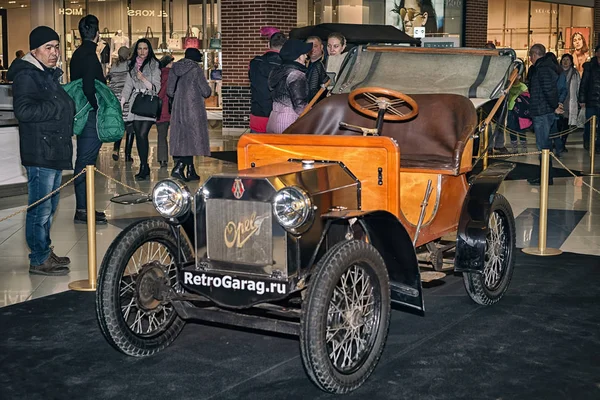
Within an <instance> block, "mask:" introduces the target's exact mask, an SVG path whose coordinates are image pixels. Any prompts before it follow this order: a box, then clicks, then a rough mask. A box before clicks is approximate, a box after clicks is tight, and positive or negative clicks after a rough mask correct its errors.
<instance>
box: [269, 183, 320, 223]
mask: <svg viewBox="0 0 600 400" xmlns="http://www.w3.org/2000/svg"><path fill="white" fill-rule="evenodd" d="M311 213H312V201H311V199H310V196H309V195H308V194H307V193H306V192H305V191H304V190H302V189H300V188H297V187H286V188H284V189H281V190H280V191H279V192H277V194H276V195H275V199H274V200H273V214H274V215H275V218H276V219H277V222H279V223H280V224H281V226H283V227H284V228H286V229H297V228H299V227H301V226H302V225H304V224H305V223H306V221H308V219H309V218H310V216H311Z"/></svg>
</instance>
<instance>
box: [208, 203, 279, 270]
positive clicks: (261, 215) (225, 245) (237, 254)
mask: <svg viewBox="0 0 600 400" xmlns="http://www.w3.org/2000/svg"><path fill="white" fill-rule="evenodd" d="M272 231H273V227H272V212H271V203H266V202H258V201H239V200H221V199H208V201H207V203H206V232H207V251H208V258H209V259H212V260H218V261H228V262H233V263H243V264H258V265H270V264H272V263H273V232H272Z"/></svg>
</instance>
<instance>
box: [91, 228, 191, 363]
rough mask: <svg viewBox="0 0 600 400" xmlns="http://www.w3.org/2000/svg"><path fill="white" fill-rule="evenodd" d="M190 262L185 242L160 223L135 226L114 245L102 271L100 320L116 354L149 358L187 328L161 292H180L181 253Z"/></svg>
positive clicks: (99, 301)
mask: <svg viewBox="0 0 600 400" xmlns="http://www.w3.org/2000/svg"><path fill="white" fill-rule="evenodd" d="M179 251H181V254H182V257H183V261H185V260H189V259H191V257H192V251H191V249H190V246H189V244H188V242H187V241H186V240H185V238H182V240H181V243H180V244H178V243H177V240H176V238H175V236H174V235H173V232H172V230H171V227H170V226H169V225H168V224H167V223H166V222H165V221H163V220H162V219H147V220H143V221H139V222H136V223H133V224H131V225H130V226H128V227H127V228H125V230H123V231H122V232H121V233H120V234H119V235H118V236H117V237H116V238H115V240H114V241H113V242H112V244H111V245H110V247H109V248H108V251H107V252H106V255H105V256H104V259H103V260H102V265H101V267H100V274H99V277H98V287H97V290H96V315H97V318H98V322H99V324H100V328H101V330H102V333H103V334H104V336H105V338H106V340H107V341H108V342H109V343H110V344H111V345H112V346H113V347H114V348H116V349H117V350H119V351H121V352H123V353H125V354H127V355H130V356H136V357H142V356H149V355H152V354H155V353H157V352H158V351H160V350H162V349H164V348H165V347H167V346H168V345H169V344H171V343H172V342H173V340H175V338H176V337H177V336H178V335H179V333H180V332H181V330H182V329H183V326H184V324H185V323H184V321H183V320H182V319H181V318H179V316H178V315H177V313H176V311H175V309H174V308H173V305H172V304H170V302H168V301H165V300H163V299H161V298H160V295H158V292H159V290H157V289H158V288H164V287H171V288H172V290H174V291H176V292H181V290H182V289H181V286H180V285H179V278H178V273H177V267H176V264H177V261H178V252H179Z"/></svg>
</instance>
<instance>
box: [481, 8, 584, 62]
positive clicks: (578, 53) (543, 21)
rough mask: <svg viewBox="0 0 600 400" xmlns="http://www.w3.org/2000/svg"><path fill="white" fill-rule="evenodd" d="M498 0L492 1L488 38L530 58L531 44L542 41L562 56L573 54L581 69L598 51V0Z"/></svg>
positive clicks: (489, 9)
mask: <svg viewBox="0 0 600 400" xmlns="http://www.w3.org/2000/svg"><path fill="white" fill-rule="evenodd" d="M564 3H567V2H562V3H556V2H543V1H532V0H494V1H490V2H489V3H488V35H487V37H488V41H489V42H491V43H494V44H495V45H496V46H497V47H511V48H513V49H515V50H516V51H517V55H518V56H519V57H520V58H522V59H523V60H525V61H526V62H528V60H527V59H528V57H527V52H528V49H529V48H530V47H531V45H533V44H535V43H541V44H543V45H544V46H546V48H547V49H548V50H549V51H553V52H554V53H555V54H557V56H558V57H559V58H560V57H561V56H562V55H563V54H565V53H569V54H572V55H573V58H574V60H575V65H576V66H577V67H578V69H579V70H580V72H581V71H582V64H583V62H585V61H587V60H588V59H589V57H590V56H593V52H594V49H593V48H594V43H595V41H594V37H593V36H594V33H593V32H594V26H593V24H594V8H593V5H594V1H585V0H583V1H581V0H580V1H572V2H571V3H577V4H578V5H573V4H564Z"/></svg>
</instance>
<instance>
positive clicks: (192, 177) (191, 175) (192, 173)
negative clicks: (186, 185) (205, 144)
mask: <svg viewBox="0 0 600 400" xmlns="http://www.w3.org/2000/svg"><path fill="white" fill-rule="evenodd" d="M186 175H187V180H188V181H199V180H200V176H199V175H198V174H197V173H196V170H195V169H194V164H189V165H188V166H187V174H186Z"/></svg>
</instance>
